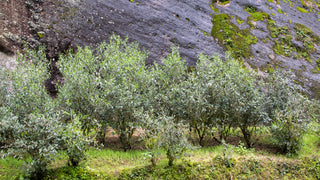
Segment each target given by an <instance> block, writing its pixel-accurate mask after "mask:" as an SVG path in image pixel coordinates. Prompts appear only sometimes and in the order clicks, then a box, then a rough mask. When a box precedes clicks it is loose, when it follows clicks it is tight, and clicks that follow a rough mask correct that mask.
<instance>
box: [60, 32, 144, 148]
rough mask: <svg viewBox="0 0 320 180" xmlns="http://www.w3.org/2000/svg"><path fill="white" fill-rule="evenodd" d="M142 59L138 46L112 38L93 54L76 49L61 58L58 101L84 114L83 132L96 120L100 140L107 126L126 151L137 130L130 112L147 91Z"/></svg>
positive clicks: (125, 40)
mask: <svg viewBox="0 0 320 180" xmlns="http://www.w3.org/2000/svg"><path fill="white" fill-rule="evenodd" d="M146 57H147V55H146V53H144V52H142V51H139V49H138V44H136V43H129V42H128V39H121V38H120V37H118V36H115V35H114V36H112V37H111V40H110V43H109V44H107V43H102V44H100V45H99V47H98V48H97V49H96V54H94V53H93V50H92V49H90V48H88V47H86V48H79V50H78V52H77V53H76V54H68V55H66V56H62V57H61V58H60V62H59V68H60V70H61V72H62V74H63V75H64V85H63V86H62V87H61V88H60V94H59V98H61V99H62V101H61V102H69V103H70V105H71V106H70V107H71V108H72V109H73V110H74V111H75V112H76V113H81V114H82V115H87V118H84V119H83V120H82V126H84V129H90V128H92V127H93V126H92V122H93V120H97V122H98V123H99V124H100V126H101V127H102V129H101V130H100V132H101V134H102V137H103V131H104V130H105V129H106V127H107V126H108V125H110V126H111V127H113V128H114V129H115V130H116V131H117V132H118V133H119V135H120V141H121V143H122V145H123V148H124V149H125V150H128V149H130V148H131V143H130V141H131V137H132V135H133V132H134V130H135V129H136V127H137V119H136V118H135V116H134V115H133V113H134V110H135V109H136V108H138V107H140V106H141V104H142V97H143V96H142V95H143V93H144V91H146V90H147V86H146V83H145V81H146V75H145V74H146V73H147V68H146V66H145V59H146ZM102 140H103V138H102Z"/></svg>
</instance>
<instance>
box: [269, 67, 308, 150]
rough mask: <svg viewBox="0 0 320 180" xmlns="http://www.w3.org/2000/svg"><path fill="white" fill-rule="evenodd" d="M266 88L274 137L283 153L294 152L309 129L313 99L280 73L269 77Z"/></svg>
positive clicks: (273, 140) (274, 141) (272, 138)
mask: <svg viewBox="0 0 320 180" xmlns="http://www.w3.org/2000/svg"><path fill="white" fill-rule="evenodd" d="M266 89H267V92H266V95H267V98H268V103H267V105H268V106H267V107H268V112H269V116H270V119H271V120H270V122H269V124H270V125H269V127H270V132H271V134H272V136H271V140H272V142H273V143H274V144H276V145H278V146H280V147H281V149H282V150H283V152H284V153H287V154H288V155H292V154H295V153H297V151H298V150H299V149H300V148H301V146H302V138H303V135H304V134H305V133H306V132H307V131H308V124H309V122H310V120H311V115H312V112H311V111H312V108H311V102H310V101H309V100H308V98H306V97H304V96H303V95H302V94H301V93H300V92H299V91H300V90H301V88H300V87H299V86H298V85H296V84H294V83H292V82H291V81H290V80H289V79H288V78H287V77H286V76H285V74H281V73H279V72H276V73H275V74H272V75H270V76H269V77H268V84H267V86H266Z"/></svg>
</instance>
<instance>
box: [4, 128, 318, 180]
mask: <svg viewBox="0 0 320 180" xmlns="http://www.w3.org/2000/svg"><path fill="white" fill-rule="evenodd" d="M237 141H238V139H237V137H235V138H230V139H229V142H228V143H229V144H230V145H213V144H212V143H211V144H210V142H208V144H209V145H210V146H208V147H204V148H198V149H194V150H192V151H189V152H187V153H186V156H185V157H182V158H180V159H179V160H177V161H176V162H175V165H174V166H173V167H169V166H168V165H167V163H168V161H167V159H166V156H165V153H164V152H160V153H159V156H158V158H157V159H158V162H157V166H155V167H152V166H151V163H150V160H149V159H148V158H147V156H146V151H144V150H138V149H136V150H132V151H129V152H123V151H121V150H120V149H118V148H110V147H105V148H102V149H95V148H90V150H89V151H88V153H87V155H88V157H87V160H86V161H84V162H82V163H81V165H80V167H78V168H71V167H68V166H66V164H67V158H66V156H65V155H64V154H60V155H59V156H58V157H57V158H56V161H55V162H54V163H53V164H51V165H50V167H49V169H50V170H49V174H48V176H47V179H320V145H319V143H320V138H319V135H318V134H317V133H314V132H310V133H308V134H306V135H305V136H304V138H303V141H304V146H303V147H302V149H301V150H300V151H299V153H298V155H296V156H294V157H287V156H286V155H283V154H279V153H276V151H275V150H273V151H272V150H270V149H272V148H270V147H268V143H270V142H269V141H268V140H267V138H266V137H265V138H262V139H261V140H260V142H259V143H257V145H256V148H255V149H247V148H246V147H245V146H244V145H243V144H241V143H240V144H239V143H236V142H237ZM238 142H239V141H238ZM232 144H233V145H232ZM269 145H270V144H269ZM114 146H115V147H116V145H114ZM270 146H271V145H270ZM271 147H272V146H271ZM23 168H24V164H23V161H22V160H17V159H14V158H11V157H8V158H5V159H3V160H0V179H19V177H20V176H21V173H22V172H23Z"/></svg>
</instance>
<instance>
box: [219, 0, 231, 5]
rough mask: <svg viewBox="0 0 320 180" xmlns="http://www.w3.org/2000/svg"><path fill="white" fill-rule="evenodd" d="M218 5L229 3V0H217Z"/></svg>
mask: <svg viewBox="0 0 320 180" xmlns="http://www.w3.org/2000/svg"><path fill="white" fill-rule="evenodd" d="M218 3H219V4H220V5H226V4H229V3H230V1H229V0H219V2H218Z"/></svg>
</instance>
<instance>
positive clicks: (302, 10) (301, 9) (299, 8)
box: [297, 6, 309, 13]
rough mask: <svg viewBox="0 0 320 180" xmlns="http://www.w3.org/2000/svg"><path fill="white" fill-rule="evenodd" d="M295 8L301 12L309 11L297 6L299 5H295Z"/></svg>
mask: <svg viewBox="0 0 320 180" xmlns="http://www.w3.org/2000/svg"><path fill="white" fill-rule="evenodd" d="M297 10H298V11H300V12H302V13H309V11H308V10H306V9H305V8H302V7H299V6H297Z"/></svg>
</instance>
